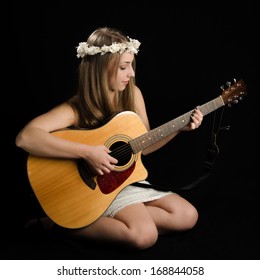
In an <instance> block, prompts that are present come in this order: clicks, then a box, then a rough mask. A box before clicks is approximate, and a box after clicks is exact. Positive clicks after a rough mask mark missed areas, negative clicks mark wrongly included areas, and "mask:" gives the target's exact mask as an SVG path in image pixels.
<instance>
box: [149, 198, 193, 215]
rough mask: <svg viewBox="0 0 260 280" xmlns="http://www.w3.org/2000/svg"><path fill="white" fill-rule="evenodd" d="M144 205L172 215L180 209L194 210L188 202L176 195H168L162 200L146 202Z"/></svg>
mask: <svg viewBox="0 0 260 280" xmlns="http://www.w3.org/2000/svg"><path fill="white" fill-rule="evenodd" d="M145 205H147V206H154V207H159V208H161V209H163V210H165V211H167V212H170V213H174V212H176V211H180V210H182V209H188V208H194V206H193V205H192V204H191V203H190V202H188V201H187V200H186V199H185V198H183V197H181V196H180V195H178V194H169V195H167V196H164V197H162V198H159V199H156V200H153V201H149V202H146V203H145Z"/></svg>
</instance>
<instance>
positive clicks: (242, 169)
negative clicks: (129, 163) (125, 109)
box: [1, 1, 260, 259]
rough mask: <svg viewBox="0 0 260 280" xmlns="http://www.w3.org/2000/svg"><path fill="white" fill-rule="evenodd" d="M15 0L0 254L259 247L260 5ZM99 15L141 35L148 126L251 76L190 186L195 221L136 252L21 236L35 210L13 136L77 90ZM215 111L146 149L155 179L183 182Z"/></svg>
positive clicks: (247, 253)
mask: <svg viewBox="0 0 260 280" xmlns="http://www.w3.org/2000/svg"><path fill="white" fill-rule="evenodd" d="M13 11H14V13H13V16H14V21H13V24H14V30H13V34H12V41H13V46H14V50H13V54H10V53H9V56H10V60H11V63H10V64H11V65H10V66H11V72H10V77H11V82H10V83H9V88H10V91H9V93H8V94H6V95H5V97H6V98H7V101H5V102H4V104H3V112H4V117H5V119H4V123H5V124H6V127H5V132H7V133H6V134H5V137H3V140H4V142H6V143H5V145H4V153H3V154H4V159H5V161H4V163H5V164H4V166H5V167H4V169H3V171H4V173H3V180H2V182H3V183H2V191H3V199H2V200H3V203H2V206H3V208H4V211H3V212H2V213H3V222H2V226H1V227H3V230H2V232H4V233H7V234H6V236H7V237H6V238H7V240H8V242H4V243H5V244H4V245H7V246H6V247H5V248H6V249H7V250H6V251H5V252H6V253H5V255H4V256H3V258H10V259H12V258H40V259H41V258H121V259H122V258H148V259H149V258H151V259H152V258H154V259H157V258H170V259H171V258H173V259H178V258H184V259H186V258H187V259H192V258H197V259H200V258H208V259H215V258H217V259H218V258H220V259H222V258H224V259H225V258H231V259H236V258H239V259H247V258H255V257H257V258H259V251H258V249H259V241H258V237H257V236H259V233H260V231H259V209H258V204H259V202H258V199H257V193H258V187H259V180H258V176H257V166H256V164H257V162H258V151H259V148H258V147H257V143H259V117H258V103H257V101H258V100H259V98H258V96H257V95H258V94H259V83H258V74H259V48H258V45H257V44H258V42H257V41H258V37H259V9H257V8H256V7H255V6H254V5H251V4H250V3H249V2H246V3H244V4H243V6H234V5H232V6H230V7H227V6H223V8H222V7H220V6H216V5H215V6H214V5H213V4H212V6H211V7H210V8H205V7H204V8H199V7H183V8H177V7H174V5H173V7H170V6H169V7H168V6H163V7H155V6H154V7H153V6H151V5H146V4H142V3H141V4H132V3H129V4H125V5H122V4H120V5H113V3H106V4H91V5H90V4H88V3H84V2H82V3H80V2H76V1H73V2H72V1H70V2H69V3H67V4H66V3H63V2H55V3H53V4H50V5H48V4H47V3H45V4H43V5H40V4H38V5H36V6H33V5H26V4H24V3H23V4H19V3H16V4H15V5H14V10H13ZM100 26H111V27H116V28H118V29H121V30H122V31H124V32H125V33H126V34H127V35H129V36H130V37H131V38H135V39H138V40H139V41H141V47H140V52H139V54H138V55H137V70H136V81H137V84H138V86H139V87H140V88H141V90H142V92H143V95H144V98H145V101H146V106H147V111H148V116H149V118H150V124H151V127H152V128H154V127H157V126H159V125H161V124H163V123H165V122H166V121H168V120H171V119H173V118H175V117H177V116H179V115H181V114H183V113H185V112H186V111H189V110H190V109H193V108H194V107H195V106H196V105H199V104H203V103H205V102H207V101H209V100H211V99H213V98H215V97H217V96H218V95H219V94H221V89H220V86H221V85H225V83H226V82H227V81H231V82H232V81H233V78H236V79H237V80H238V79H243V80H244V81H245V83H246V85H247V92H248V96H247V97H246V98H245V99H244V100H243V101H242V102H239V103H238V104H237V105H233V106H232V107H231V108H229V107H227V106H225V108H224V114H223V119H222V125H223V126H225V125H230V130H229V131H221V132H220V133H219V135H218V146H219V148H220V154H219V156H218V159H217V162H216V164H215V166H214V169H213V173H212V174H211V176H210V177H209V178H208V179H207V180H205V181H204V182H203V183H202V184H201V186H200V187H198V188H196V189H194V190H191V191H186V192H184V193H183V196H185V197H186V198H187V199H189V200H190V201H191V202H193V203H194V205H195V206H196V207H197V208H198V210H199V214H200V219H199V222H198V224H197V225H196V227H195V228H194V229H193V230H192V231H189V232H188V233H183V234H176V235H173V236H170V237H161V238H160V239H159V241H158V243H157V244H156V245H155V246H154V247H153V248H151V249H149V250H146V251H144V252H139V253H133V252H132V253H129V252H128V253H127V254H126V253H124V252H121V251H120V249H119V248H117V247H115V248H114V247H113V250H110V249H111V248H110V249H107V248H106V247H103V246H101V247H95V248H92V250H90V249H89V248H88V250H84V249H83V248H84V246H83V248H82V246H81V245H79V244H78V243H77V244H76V245H75V244H74V243H73V244H71V243H69V242H70V241H64V240H63V241H59V242H58V243H57V242H55V245H54V244H53V243H52V242H51V241H50V243H51V246H50V249H48V250H47V249H46V248H49V247H48V246H46V244H50V243H48V242H49V241H48V242H47V241H46V240H43V239H42V238H39V239H36V240H35V239H34V240H28V239H26V238H25V239H24V236H23V225H24V223H26V222H27V221H28V220H29V219H30V218H33V217H34V216H35V210H34V208H33V206H32V204H31V200H30V195H29V194H30V191H31V189H30V186H29V184H28V180H27V173H26V158H27V155H26V153H25V152H24V151H22V150H19V149H18V148H16V147H15V144H14V143H15V136H16V135H17V133H18V132H19V131H20V129H22V127H23V126H24V125H25V124H26V123H27V122H28V121H29V120H30V119H32V118H33V117H35V116H37V115H39V114H41V113H43V112H45V111H47V110H49V109H51V108H52V107H53V106H55V105H57V104H59V103H61V102H63V101H65V100H66V99H67V98H69V97H70V96H71V95H73V94H74V91H75V88H76V83H77V80H76V79H77V76H76V75H77V67H78V63H79V60H78V59H77V57H76V46H77V45H78V43H79V42H82V41H84V40H85V39H86V38H87V37H88V36H89V34H90V33H91V32H92V31H93V30H94V29H96V28H97V27H100ZM6 56H8V55H7V54H6ZM5 100H6V99H5ZM213 116H214V114H213V113H211V114H210V115H207V116H205V118H204V122H203V125H202V126H201V127H200V129H198V130H196V131H193V132H188V133H182V134H180V135H179V136H178V137H176V138H175V140H174V141H173V142H171V143H169V144H168V145H167V146H165V147H163V148H162V149H161V150H159V151H157V152H155V153H154V154H152V155H149V156H147V157H145V158H143V162H144V164H145V166H146V168H147V169H148V172H149V177H148V179H149V180H150V181H151V182H152V183H155V184H161V185H167V186H168V185H172V186H181V185H185V184H188V183H190V182H192V181H193V180H194V179H195V178H197V176H199V175H200V174H201V172H202V170H203V169H202V163H203V161H204V159H205V155H206V150H207V145H208V143H209V139H210V135H211V129H212V124H213ZM57 244H58V245H57ZM87 246H89V244H88V245H86V247H87ZM79 248H80V249H79ZM104 248H105V249H104ZM65 251H66V253H64V252H65ZM87 251H88V253H87ZM101 252H102V256H101V255H100V253H101Z"/></svg>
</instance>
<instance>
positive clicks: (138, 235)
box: [130, 226, 158, 250]
mask: <svg viewBox="0 0 260 280" xmlns="http://www.w3.org/2000/svg"><path fill="white" fill-rule="evenodd" d="M157 239H158V230H157V228H156V227H155V226H148V227H146V228H142V229H138V230H134V231H132V233H131V238H130V243H131V246H132V247H134V248H136V249H140V250H143V249H147V248H149V247H152V246H153V245H154V244H155V243H156V241H157Z"/></svg>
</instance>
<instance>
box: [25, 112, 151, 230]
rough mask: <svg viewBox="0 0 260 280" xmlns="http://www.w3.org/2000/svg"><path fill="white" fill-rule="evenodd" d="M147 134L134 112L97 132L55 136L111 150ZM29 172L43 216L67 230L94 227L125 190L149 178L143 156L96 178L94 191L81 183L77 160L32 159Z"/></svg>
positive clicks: (60, 133)
mask: <svg viewBox="0 0 260 280" xmlns="http://www.w3.org/2000/svg"><path fill="white" fill-rule="evenodd" d="M146 132H147V130H146V128H145V126H144V125H143V123H142V121H141V119H140V118H139V116H137V115H136V114H135V113H133V112H122V113H120V114H118V115H116V116H115V117H114V118H113V119H112V120H110V121H109V122H108V123H107V124H105V125H104V126H102V127H100V128H97V129H93V130H70V129H67V130H60V131H56V132H53V134H54V135H56V136H58V137H61V138H64V139H67V140H71V141H76V142H80V143H84V144H88V145H106V146H107V147H108V148H110V147H111V146H113V145H114V144H116V143H118V142H120V143H124V142H127V141H129V140H131V139H133V138H136V137H138V136H139V135H141V134H143V133H146ZM130 170H131V171H130ZM27 171H28V177H29V181H30V184H31V187H32V189H33V191H34V193H35V196H36V198H37V199H38V201H39V203H40V205H41V207H42V208H43V210H44V212H45V213H46V215H47V216H48V217H49V218H50V219H51V220H53V221H54V222H55V223H56V224H58V225H60V226H62V227H65V228H81V227H84V226H87V225H89V224H91V223H92V222H94V221H95V220H96V219H98V218H99V217H100V216H101V215H102V214H103V213H104V212H105V211H106V209H107V208H108V207H109V205H110V204H111V203H112V202H113V200H114V199H115V198H116V196H117V195H118V193H119V192H120V191H121V190H122V189H124V187H126V186H127V185H129V184H131V183H133V182H136V181H140V180H143V179H145V178H146V177H147V175H148V173H147V170H146V169H145V167H144V166H143V164H142V161H141V152H139V153H136V154H134V155H132V156H131V157H130V158H129V161H127V162H125V163H124V164H123V165H121V166H116V168H115V170H114V171H113V172H111V173H109V174H106V175H105V177H103V176H93V177H92V180H93V182H95V185H96V186H95V188H94V189H93V188H91V187H90V186H89V185H88V184H87V183H86V182H85V181H84V180H83V179H82V177H81V175H80V172H79V170H78V165H77V160H76V159H75V160H70V159H57V158H44V157H37V156H33V155H29V157H28V161H27ZM103 178H105V180H106V182H105V183H103V181H104V180H103ZM118 178H119V179H118ZM113 185H116V186H113ZM111 187H112V188H111Z"/></svg>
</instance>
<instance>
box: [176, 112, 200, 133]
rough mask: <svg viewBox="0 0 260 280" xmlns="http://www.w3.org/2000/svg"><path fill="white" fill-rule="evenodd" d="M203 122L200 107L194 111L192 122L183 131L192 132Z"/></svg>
mask: <svg viewBox="0 0 260 280" xmlns="http://www.w3.org/2000/svg"><path fill="white" fill-rule="evenodd" d="M202 121H203V115H202V113H201V111H200V109H199V108H198V107H196V108H195V109H194V111H193V112H192V114H191V121H190V122H189V124H188V125H186V126H185V127H184V128H183V129H181V130H182V131H190V130H194V129H196V128H198V127H199V126H200V125H201V123H202Z"/></svg>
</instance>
